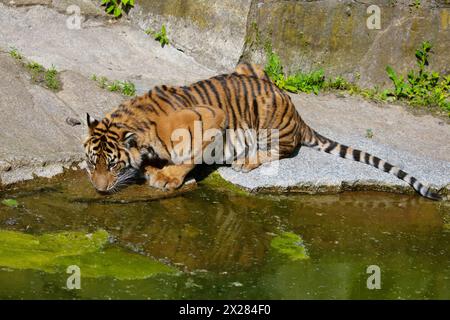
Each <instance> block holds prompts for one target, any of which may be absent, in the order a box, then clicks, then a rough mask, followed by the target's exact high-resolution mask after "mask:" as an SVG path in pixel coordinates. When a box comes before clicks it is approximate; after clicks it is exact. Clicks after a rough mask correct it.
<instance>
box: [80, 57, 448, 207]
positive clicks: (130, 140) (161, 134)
mask: <svg viewBox="0 0 450 320" xmlns="http://www.w3.org/2000/svg"><path fill="white" fill-rule="evenodd" d="M196 123H201V130H203V131H207V130H216V131H221V132H223V131H224V130H238V129H243V130H253V132H255V133H256V136H257V138H256V139H253V141H255V140H256V142H255V143H253V145H252V149H253V150H254V152H253V153H252V154H251V155H248V153H246V152H242V153H241V154H238V153H236V154H234V155H232V156H231V158H232V159H231V165H232V167H233V168H234V169H235V170H238V171H243V172H248V171H250V170H252V169H254V168H257V167H258V166H260V165H261V164H262V163H265V162H269V161H273V160H276V159H279V158H283V157H288V156H290V155H291V154H292V152H293V150H294V149H296V148H297V147H299V146H307V147H312V148H314V149H317V150H319V151H324V152H327V153H331V154H334V155H338V156H340V157H342V158H346V159H350V160H354V161H359V162H362V163H365V164H368V165H371V166H373V167H375V168H378V169H381V170H383V171H384V172H387V173H390V174H393V175H395V176H397V177H398V178H400V179H402V180H403V181H406V182H407V183H409V184H410V185H411V186H412V187H413V188H414V189H415V190H416V191H417V192H418V193H419V194H420V195H422V196H424V197H427V198H430V199H435V200H438V199H440V196H439V195H438V194H436V193H433V192H431V191H430V189H429V188H428V187H426V186H424V185H423V184H422V183H420V182H419V181H418V180H417V179H416V178H414V177H413V176H411V175H409V174H408V173H406V172H404V171H403V170H401V169H400V168H397V167H395V166H393V165H391V164H389V163H388V162H386V161H384V160H382V159H380V158H377V157H375V156H372V155H370V154H369V153H367V152H364V151H360V150H356V149H352V148H350V147H348V146H345V145H342V144H340V143H337V142H335V141H333V140H331V139H328V138H326V137H324V136H322V135H320V134H319V133H317V132H316V131H314V130H313V129H312V128H310V127H309V126H308V125H307V124H306V123H305V122H304V121H303V120H302V118H301V117H300V115H299V114H298V113H297V111H296V109H295V106H294V104H293V103H292V101H291V98H290V96H289V95H288V94H287V93H286V92H284V91H282V90H281V89H279V88H278V87H277V86H276V85H275V84H274V83H273V82H271V80H270V79H269V77H268V76H267V74H266V73H265V71H264V70H263V69H262V68H261V67H260V66H257V65H252V64H246V63H244V64H240V65H238V66H237V68H236V69H235V71H234V72H233V73H230V74H222V75H218V76H215V77H212V78H210V79H206V80H202V81H198V82H196V83H193V84H191V85H189V86H165V85H162V86H156V87H154V88H153V89H151V90H150V91H148V92H147V93H146V94H144V95H142V96H140V97H136V98H134V99H131V100H129V101H127V102H125V103H123V104H121V105H120V106H119V107H118V108H117V109H115V110H114V111H112V112H111V113H109V114H108V115H106V117H105V118H104V119H102V120H101V121H98V120H95V119H94V118H92V117H91V116H89V114H87V124H88V127H89V134H88V137H87V139H86V140H85V142H84V148H85V152H86V159H87V171H88V173H89V177H90V179H91V181H92V184H93V185H94V187H95V188H96V190H97V191H99V192H102V193H111V192H115V191H117V190H119V188H120V187H122V186H124V185H126V184H129V183H131V182H132V181H133V179H135V177H136V175H138V174H139V173H143V175H144V176H145V178H146V179H147V181H148V183H149V185H150V186H152V187H156V188H160V189H164V190H172V189H176V188H178V187H180V186H181V184H182V183H183V181H184V179H185V177H186V175H187V174H188V173H189V172H190V171H191V170H192V169H193V168H194V167H195V165H196V164H197V163H196V162H192V161H184V162H179V161H176V159H175V157H176V154H177V153H176V152H175V151H176V148H177V143H175V141H174V139H173V132H174V130H178V129H184V130H185V131H188V132H189V133H192V132H194V131H195V124H196ZM267 130H271V131H270V132H272V131H273V130H276V132H277V148H276V150H275V151H273V152H268V151H267V146H266V147H263V145H264V143H267V141H265V140H270V139H271V137H270V133H269V134H267V133H266V134H262V135H261V134H260V133H262V132H267ZM249 140H251V139H243V140H242V141H240V142H241V143H243V144H244V149H248V148H249V147H250V144H249V142H248V141H249ZM212 141H214V139H211V141H210V142H208V141H206V142H205V141H202V142H201V143H200V144H198V143H197V144H196V145H197V147H196V148H195V147H192V150H191V151H192V152H191V153H190V156H191V157H194V156H196V155H198V153H201V152H202V151H203V150H205V148H207V147H208V146H209V145H210V144H211V143H212ZM225 147H227V144H226V143H225V145H224V148H225ZM152 160H160V162H159V163H161V161H162V162H163V164H164V165H162V166H156V165H152V164H151V161H152Z"/></svg>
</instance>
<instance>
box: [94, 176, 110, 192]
mask: <svg viewBox="0 0 450 320" xmlns="http://www.w3.org/2000/svg"><path fill="white" fill-rule="evenodd" d="M92 180H93V182H94V187H95V189H96V190H97V191H99V192H105V191H107V190H108V186H109V183H108V179H107V177H105V176H97V177H94V179H92Z"/></svg>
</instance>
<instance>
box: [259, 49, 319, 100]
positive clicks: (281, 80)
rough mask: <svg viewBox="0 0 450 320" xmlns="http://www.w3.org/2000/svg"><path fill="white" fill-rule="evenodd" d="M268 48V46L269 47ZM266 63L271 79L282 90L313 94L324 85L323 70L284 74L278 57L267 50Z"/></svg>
mask: <svg viewBox="0 0 450 320" xmlns="http://www.w3.org/2000/svg"><path fill="white" fill-rule="evenodd" d="M269 49H270V48H269ZM267 53H268V56H267V64H266V66H265V70H266V72H267V75H268V76H269V77H270V79H272V81H273V82H274V83H275V84H276V85H277V86H278V87H279V88H280V89H283V90H287V91H290V92H294V93H298V92H306V93H311V92H314V93H315V94H318V93H319V90H320V89H322V88H323V87H324V83H325V76H324V72H323V70H321V69H320V70H317V71H312V72H310V73H303V72H297V73H295V74H293V75H290V76H286V75H285V74H284V72H283V66H282V65H281V60H280V57H279V56H278V55H277V54H275V53H274V52H272V51H271V50H268V51H267Z"/></svg>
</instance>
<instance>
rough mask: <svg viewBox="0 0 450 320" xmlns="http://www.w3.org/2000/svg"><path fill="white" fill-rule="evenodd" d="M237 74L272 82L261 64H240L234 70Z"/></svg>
mask: <svg viewBox="0 0 450 320" xmlns="http://www.w3.org/2000/svg"><path fill="white" fill-rule="evenodd" d="M234 73H235V74H239V75H244V76H247V77H253V78H258V79H262V80H266V81H270V78H269V76H268V75H267V73H266V72H265V71H264V68H263V67H262V66H261V65H259V64H254V63H248V62H242V63H239V64H238V65H237V67H236V69H235V70H234Z"/></svg>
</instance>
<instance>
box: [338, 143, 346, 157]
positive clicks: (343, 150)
mask: <svg viewBox="0 0 450 320" xmlns="http://www.w3.org/2000/svg"><path fill="white" fill-rule="evenodd" d="M347 150H348V147H347V146H344V145H341V150H339V156H340V157H341V158H345V155H346V154H347Z"/></svg>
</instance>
